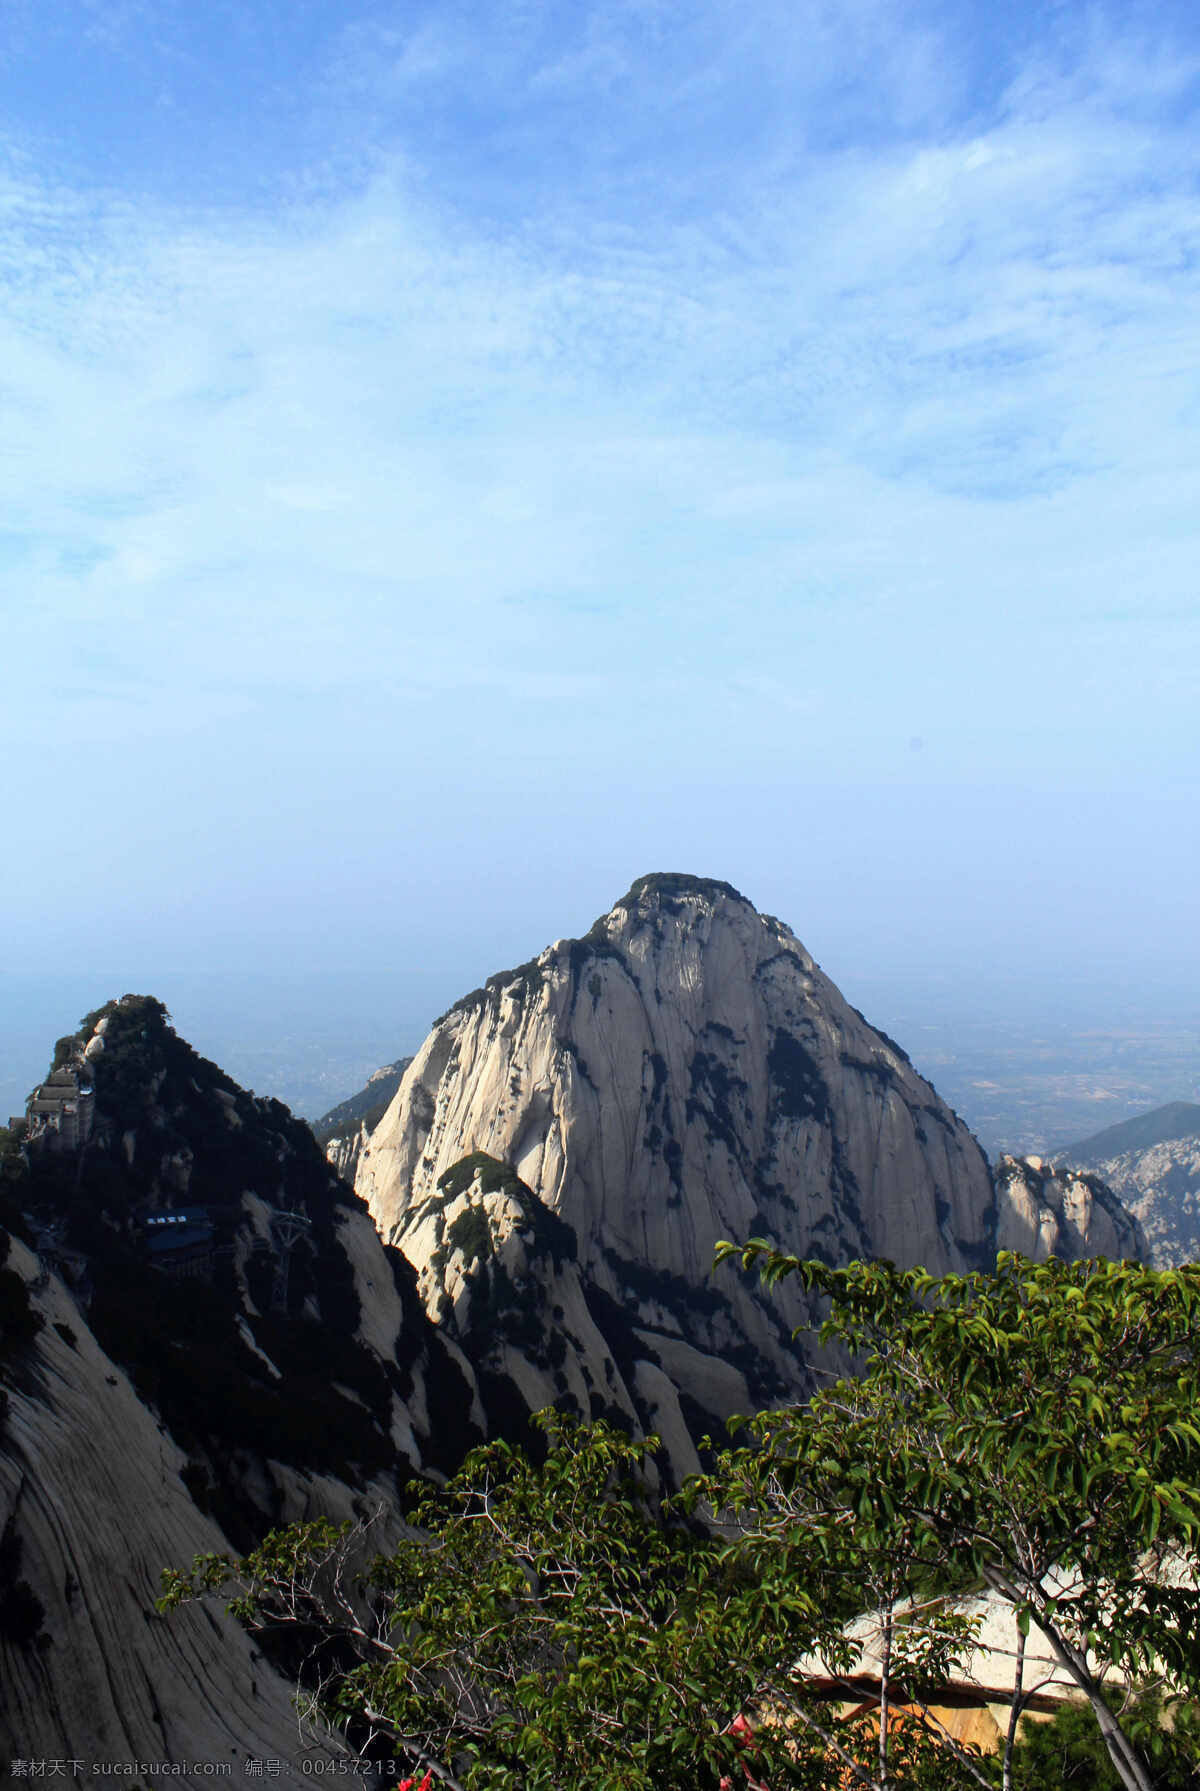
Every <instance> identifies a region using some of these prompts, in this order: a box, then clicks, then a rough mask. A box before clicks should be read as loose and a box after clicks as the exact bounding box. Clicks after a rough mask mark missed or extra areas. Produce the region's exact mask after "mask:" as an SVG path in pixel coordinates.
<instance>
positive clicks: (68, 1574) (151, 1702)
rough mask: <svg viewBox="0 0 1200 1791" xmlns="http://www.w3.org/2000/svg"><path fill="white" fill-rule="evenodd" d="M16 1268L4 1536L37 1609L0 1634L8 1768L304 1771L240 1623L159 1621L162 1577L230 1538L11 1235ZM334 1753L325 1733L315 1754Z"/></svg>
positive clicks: (284, 1693)
mask: <svg viewBox="0 0 1200 1791" xmlns="http://www.w3.org/2000/svg"><path fill="white" fill-rule="evenodd" d="M8 1266H9V1268H12V1269H15V1270H16V1272H17V1273H18V1274H19V1275H20V1276H21V1277H22V1279H23V1280H24V1281H25V1282H26V1283H27V1284H32V1285H33V1286H34V1287H35V1289H36V1292H35V1294H34V1302H33V1303H34V1307H35V1309H36V1310H37V1311H38V1312H39V1313H40V1314H41V1315H42V1317H43V1318H44V1320H45V1324H44V1328H43V1330H42V1331H41V1333H40V1334H39V1336H38V1338H37V1339H36V1341H35V1345H34V1351H33V1353H32V1355H31V1357H30V1359H29V1361H28V1363H27V1364H26V1365H25V1366H24V1367H23V1368H21V1369H20V1370H19V1371H18V1372H17V1373H16V1374H15V1375H14V1384H11V1385H10V1386H9V1388H8V1400H9V1404H8V1413H7V1418H6V1420H5V1422H4V1425H3V1430H2V1432H0V1535H3V1536H4V1538H5V1540H6V1545H7V1547H8V1548H9V1549H13V1548H14V1547H15V1548H16V1550H17V1551H18V1552H17V1556H16V1564H15V1568H14V1569H13V1575H14V1578H15V1579H16V1580H17V1581H18V1582H20V1581H23V1582H24V1583H25V1585H26V1586H27V1587H28V1589H29V1592H30V1593H31V1594H32V1595H33V1597H34V1598H36V1600H37V1601H38V1603H39V1604H40V1605H41V1606H42V1610H43V1612H44V1616H43V1619H42V1623H41V1636H40V1638H39V1637H36V1636H35V1637H30V1638H28V1639H26V1640H25V1641H23V1642H17V1641H15V1640H13V1639H12V1638H11V1636H9V1635H7V1634H5V1633H4V1629H5V1626H3V1625H0V1686H2V1687H3V1695H0V1758H3V1759H5V1760H7V1759H10V1758H21V1759H40V1760H51V1759H59V1760H62V1759H71V1758H75V1759H81V1760H84V1761H86V1762H88V1763H89V1764H88V1765H86V1766H85V1767H84V1771H85V1772H90V1770H91V1766H90V1763H91V1762H92V1761H108V1762H113V1761H118V1762H126V1763H127V1762H130V1761H138V1760H142V1761H185V1760H186V1761H191V1760H212V1761H227V1762H230V1763H232V1767H233V1776H234V1777H239V1776H241V1773H242V1762H243V1760H244V1759H245V1757H246V1756H247V1755H251V1756H254V1757H256V1758H259V1759H267V1758H275V1759H278V1760H282V1761H288V1762H290V1763H292V1770H293V1772H298V1771H299V1770H300V1763H301V1760H302V1759H303V1758H304V1756H305V1754H306V1752H307V1753H308V1754H309V1762H310V1763H309V1770H310V1771H311V1770H312V1755H311V1740H310V1742H309V1744H307V1745H306V1743H305V1742H304V1741H303V1740H302V1738H301V1735H300V1732H299V1727H298V1723H297V1718H296V1714H295V1711H294V1710H293V1708H292V1704H291V1691H292V1688H291V1686H290V1685H289V1684H287V1683H286V1682H285V1681H284V1680H283V1679H282V1678H281V1677H280V1676H279V1675H278V1674H277V1673H275V1672H274V1671H273V1670H272V1669H271V1668H270V1667H269V1666H268V1665H267V1663H266V1662H265V1661H264V1660H263V1658H262V1656H261V1654H259V1652H258V1650H257V1649H256V1648H255V1647H254V1646H253V1644H252V1642H251V1641H250V1639H249V1637H248V1636H247V1635H246V1634H245V1633H244V1632H243V1631H242V1630H241V1629H240V1628H239V1627H238V1625H237V1624H236V1623H235V1622H234V1620H233V1619H232V1618H231V1617H226V1616H225V1615H224V1614H223V1613H222V1612H221V1610H220V1607H219V1606H214V1605H212V1604H211V1603H210V1604H208V1605H207V1606H206V1608H205V1609H203V1610H202V1609H201V1608H200V1607H199V1606H189V1607H186V1608H185V1609H183V1610H181V1611H179V1612H176V1613H174V1614H173V1615H171V1616H169V1617H158V1616H156V1615H155V1614H154V1611H153V1605H154V1600H155V1598H156V1597H157V1595H158V1591H159V1574H160V1571H161V1569H162V1568H163V1567H167V1566H176V1567H182V1566H186V1565H188V1564H189V1563H190V1562H191V1560H192V1557H193V1556H194V1555H196V1554H198V1553H201V1552H205V1551H214V1552H225V1551H226V1550H227V1549H228V1544H227V1542H226V1540H225V1538H224V1536H223V1535H222V1534H221V1531H220V1530H219V1529H218V1528H217V1527H216V1525H215V1524H214V1523H213V1522H212V1521H211V1520H210V1519H209V1518H207V1517H205V1516H203V1515H202V1514H201V1513H200V1512H199V1511H198V1510H197V1509H196V1506H195V1505H194V1504H193V1502H192V1499H191V1496H190V1494H189V1493H188V1490H187V1488H186V1487H185V1486H184V1484H183V1482H182V1481H181V1479H180V1477H179V1475H180V1469H181V1468H182V1467H183V1466H184V1465H185V1457H184V1456H183V1454H182V1452H181V1451H180V1450H179V1449H178V1448H177V1447H176V1446H175V1444H174V1442H173V1441H172V1439H171V1437H170V1436H169V1435H168V1434H167V1433H166V1432H165V1431H164V1430H163V1429H162V1426H161V1425H159V1424H157V1423H156V1422H155V1420H154V1418H153V1417H152V1416H151V1414H150V1412H149V1411H147V1409H146V1407H145V1406H144V1405H143V1404H142V1403H141V1401H140V1400H139V1399H138V1397H137V1395H136V1394H135V1392H134V1390H133V1388H132V1387H131V1386H130V1384H129V1381H128V1380H127V1379H126V1377H125V1375H124V1374H123V1373H122V1372H121V1371H120V1370H119V1369H118V1368H115V1367H114V1366H113V1364H112V1362H111V1361H110V1360H109V1358H108V1357H107V1356H106V1355H105V1354H104V1353H103V1351H102V1350H101V1349H100V1347H99V1345H98V1344H97V1342H96V1340H95V1338H94V1337H93V1336H92V1333H91V1331H90V1330H89V1329H88V1327H87V1324H86V1322H85V1321H84V1319H83V1317H82V1316H81V1314H80V1312H79V1309H78V1307H77V1306H76V1305H75V1302H74V1301H73V1300H72V1298H71V1297H70V1295H69V1294H68V1293H67V1291H66V1290H65V1288H64V1287H63V1286H62V1284H61V1282H59V1281H58V1280H57V1279H55V1278H53V1277H50V1278H45V1277H39V1276H38V1263H37V1259H36V1257H34V1256H33V1255H32V1253H31V1252H30V1251H28V1250H26V1249H25V1247H24V1245H22V1244H20V1243H18V1242H16V1241H14V1243H13V1245H12V1252H11V1255H10V1257H9V1262H8ZM56 1324H57V1325H60V1326H62V1327H63V1328H64V1330H63V1332H60V1331H57V1330H56V1329H55V1325H56ZM64 1332H65V1334H64ZM294 1502H295V1501H293V1503H294ZM0 1596H6V1597H7V1598H8V1599H10V1600H11V1599H12V1597H13V1592H12V1588H11V1586H10V1587H9V1588H8V1589H7V1592H6V1594H0ZM333 1755H341V1756H345V1750H343V1749H342V1748H341V1747H340V1745H339V1744H338V1743H336V1742H335V1741H333V1740H332V1739H329V1740H328V1741H327V1742H326V1743H324V1744H323V1745H322V1746H320V1747H319V1748H318V1749H317V1758H318V1759H319V1760H324V1761H329V1760H330V1758H331V1757H332V1756H333ZM323 1770H335V1768H333V1767H332V1766H329V1765H326V1766H325V1767H324V1768H323Z"/></svg>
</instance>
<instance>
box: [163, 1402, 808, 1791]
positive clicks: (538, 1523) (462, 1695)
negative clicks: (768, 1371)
mask: <svg viewBox="0 0 1200 1791" xmlns="http://www.w3.org/2000/svg"><path fill="white" fill-rule="evenodd" d="M537 1422H538V1423H539V1425H540V1427H541V1428H542V1430H543V1431H544V1433H545V1435H546V1441H547V1445H548V1446H547V1452H546V1456H545V1459H544V1461H543V1462H542V1463H540V1464H535V1463H534V1462H532V1461H531V1460H529V1458H528V1457H527V1456H525V1455H524V1454H523V1453H522V1452H521V1451H519V1450H516V1449H512V1448H510V1447H509V1446H508V1445H506V1444H504V1443H495V1444H491V1445H488V1446H486V1447H484V1448H482V1449H479V1450H476V1451H475V1452H473V1454H472V1455H471V1456H469V1457H468V1459H467V1461H466V1462H465V1463H464V1465H463V1468H462V1470H461V1471H460V1472H459V1473H458V1474H457V1475H456V1476H455V1477H454V1478H453V1479H452V1480H451V1481H450V1482H449V1484H448V1485H447V1486H445V1487H444V1488H441V1489H436V1490H431V1491H429V1492H428V1493H427V1494H426V1496H425V1497H424V1498H423V1500H422V1501H421V1503H420V1504H419V1505H418V1506H417V1508H416V1509H415V1510H414V1512H413V1513H412V1517H413V1523H414V1526H415V1527H414V1529H413V1531H412V1532H411V1533H410V1534H408V1535H407V1536H405V1537H404V1538H403V1539H402V1540H401V1542H400V1543H399V1545H398V1547H396V1548H395V1549H394V1550H392V1551H391V1552H390V1553H388V1554H386V1555H381V1556H379V1557H378V1558H377V1559H376V1560H375V1561H374V1562H373V1563H371V1564H369V1565H367V1566H366V1567H365V1571H363V1572H362V1573H361V1575H360V1574H359V1573H358V1572H356V1560H355V1551H356V1549H359V1550H361V1544H362V1542H363V1540H364V1539H363V1538H362V1537H361V1536H360V1535H358V1534H356V1533H355V1532H353V1531H352V1530H350V1529H343V1530H337V1529H335V1528H334V1527H332V1526H330V1525H328V1524H313V1525H305V1526H301V1527H299V1528H296V1529H292V1530H288V1531H282V1532H279V1533H276V1534H275V1535H272V1536H270V1537H268V1538H267V1540H266V1541H265V1542H264V1543H263V1545H262V1547H261V1548H259V1549H257V1550H256V1551H255V1552H254V1553H253V1554H251V1555H249V1556H247V1557H246V1558H245V1559H244V1560H242V1561H239V1562H233V1561H230V1560H228V1559H227V1558H224V1557H217V1556H212V1557H206V1558H203V1559H201V1560H199V1561H197V1562H196V1563H195V1565H194V1567H193V1570H192V1571H191V1572H190V1573H188V1574H168V1575H166V1576H165V1590H164V1598H163V1600H162V1608H168V1609H169V1608H170V1607H171V1606H173V1605H175V1604H177V1603H179V1602H180V1601H181V1600H182V1599H185V1598H189V1597H193V1596H196V1595H197V1594H201V1593H204V1592H206V1591H214V1590H223V1591H224V1592H225V1593H226V1594H229V1593H232V1595H233V1601H232V1605H231V1608H232V1609H233V1610H234V1611H235V1612H236V1613H237V1614H238V1615H239V1616H241V1617H242V1618H243V1620H244V1621H245V1622H246V1623H247V1624H248V1625H249V1626H250V1627H252V1628H253V1629H255V1630H258V1631H260V1632H267V1633H269V1632H272V1631H275V1632H277V1633H278V1632H280V1631H282V1633H283V1634H284V1635H285V1636H286V1637H288V1638H290V1640H291V1641H292V1643H293V1644H297V1643H298V1644H299V1645H300V1649H301V1652H302V1654H303V1660H302V1662H299V1663H298V1664H299V1666H300V1675H301V1679H302V1682H303V1683H304V1684H305V1686H306V1687H307V1690H306V1694H305V1695H306V1700H307V1706H308V1711H309V1714H310V1715H311V1716H322V1717H324V1718H325V1719H326V1720H329V1721H333V1722H343V1723H347V1722H348V1723H349V1724H350V1725H351V1730H352V1733H354V1734H356V1736H357V1739H358V1742H359V1744H360V1745H362V1746H363V1747H364V1748H365V1749H367V1750H368V1751H371V1750H375V1751H377V1750H378V1748H379V1747H380V1745H381V1744H382V1745H384V1746H386V1749H387V1750H388V1752H389V1753H391V1754H392V1755H393V1756H394V1757H397V1758H399V1759H401V1760H402V1761H403V1762H404V1763H405V1765H406V1766H408V1767H409V1768H410V1769H414V1768H415V1769H418V1770H425V1769H428V1770H431V1771H432V1772H433V1773H434V1775H435V1777H436V1778H437V1779H438V1780H440V1781H441V1782H442V1783H444V1784H446V1785H448V1786H451V1787H461V1788H463V1791H484V1788H486V1791H518V1788H519V1791H571V1788H574V1787H580V1788H582V1787H583V1786H585V1785H586V1786H587V1787H588V1788H589V1791H651V1787H653V1788H654V1791H670V1788H674V1787H677V1788H678V1791H684V1788H685V1787H686V1788H687V1791H695V1788H696V1787H704V1786H707V1787H709V1788H710V1791H716V1788H717V1787H718V1785H719V1784H720V1783H721V1781H722V1778H723V1777H728V1776H729V1775H736V1780H735V1782H737V1783H739V1784H741V1783H744V1782H745V1781H744V1780H743V1777H742V1765H743V1763H744V1744H743V1742H742V1741H741V1739H740V1738H739V1733H738V1727H737V1718H738V1717H739V1715H740V1713H741V1712H742V1711H743V1710H744V1709H745V1708H746V1707H747V1706H749V1705H751V1704H752V1703H753V1702H754V1700H755V1697H756V1695H757V1693H758V1692H759V1690H760V1688H761V1687H762V1685H763V1684H764V1683H770V1682H771V1681H772V1680H773V1679H774V1678H775V1677H777V1676H778V1675H779V1674H780V1672H781V1671H782V1670H783V1667H784V1664H785V1663H786V1662H788V1661H791V1660H794V1659H795V1658H796V1657H797V1655H798V1654H799V1653H800V1652H802V1651H803V1649H804V1648H806V1647H811V1646H813V1645H815V1643H816V1642H817V1640H818V1639H820V1638H822V1637H823V1636H824V1637H826V1638H827V1639H828V1640H829V1641H830V1644H831V1645H832V1641H833V1637H834V1635H835V1634H836V1626H835V1625H833V1624H832V1623H831V1621H830V1620H829V1619H827V1618H823V1617H822V1615H821V1613H820V1612H819V1610H818V1607H817V1604H816V1602H815V1601H814V1600H813V1599H812V1598H811V1597H810V1596H809V1595H808V1593H807V1592H806V1591H805V1590H803V1589H802V1587H800V1586H799V1585H786V1586H783V1585H777V1586H776V1587H775V1588H774V1589H773V1590H772V1592H771V1593H770V1594H769V1595H767V1594H764V1591H763V1589H762V1588H761V1587H759V1586H757V1585H755V1584H754V1583H753V1581H752V1580H751V1579H749V1578H748V1577H747V1575H746V1574H745V1572H744V1571H743V1570H742V1568H741V1566H740V1564H739V1563H737V1562H736V1561H735V1560H733V1559H732V1558H731V1557H730V1556H728V1554H727V1552H726V1551H725V1550H724V1549H723V1548H722V1547H721V1545H720V1543H719V1542H718V1541H716V1540H715V1539H713V1538H712V1537H710V1536H708V1535H705V1534H703V1533H698V1532H696V1531H695V1530H693V1529H690V1528H688V1527H685V1526H682V1525H680V1524H678V1523H676V1524H674V1525H671V1524H665V1523H664V1522H662V1520H661V1516H660V1514H659V1512H658V1511H657V1510H656V1509H655V1506H654V1502H653V1500H652V1499H651V1498H650V1496H649V1493H648V1487H649V1486H650V1485H651V1484H652V1483H653V1480H654V1478H655V1474H654V1468H653V1457H654V1454H655V1451H656V1449H657V1446H658V1445H657V1443H656V1441H655V1439H653V1438H651V1439H649V1440H648V1441H642V1442H634V1441H631V1440H630V1439H629V1438H627V1437H626V1436H624V1435H623V1434H622V1433H621V1432H620V1431H617V1430H614V1429H612V1428H610V1427H608V1426H606V1425H604V1424H599V1423H598V1424H592V1425H586V1426H579V1427H573V1426H569V1425H568V1424H566V1423H565V1422H564V1421H563V1420H562V1419H561V1418H560V1417H559V1416H558V1415H557V1414H555V1413H553V1412H547V1413H543V1414H542V1415H541V1417H540V1419H538V1420H537ZM359 1560H360V1561H361V1553H360V1555H359ZM293 1651H295V1650H293ZM751 1745H752V1747H753V1750H754V1753H753V1760H754V1770H755V1772H756V1773H757V1772H762V1773H763V1774H764V1776H767V1777H769V1782H770V1784H771V1785H772V1787H773V1791H780V1788H782V1787H784V1786H796V1787H806V1786H807V1787H812V1788H813V1791H817V1787H824V1786H825V1785H826V1784H827V1783H828V1772H827V1766H826V1758H825V1749H824V1748H823V1746H819V1745H818V1746H814V1745H809V1744H807V1743H806V1744H805V1745H804V1746H803V1747H802V1748H800V1749H797V1748H795V1747H794V1746H792V1745H791V1744H790V1743H789V1741H788V1738H787V1737H786V1736H785V1735H784V1734H783V1733H782V1732H778V1731H767V1732H764V1733H762V1734H760V1735H759V1736H757V1737H756V1738H755V1739H754V1741H753V1742H752V1744H751Z"/></svg>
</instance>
